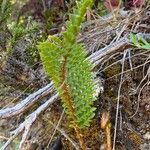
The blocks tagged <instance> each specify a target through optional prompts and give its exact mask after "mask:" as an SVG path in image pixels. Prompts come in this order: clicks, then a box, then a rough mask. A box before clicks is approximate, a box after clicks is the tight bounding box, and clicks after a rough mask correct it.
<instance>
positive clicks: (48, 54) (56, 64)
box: [38, 41, 62, 88]
mask: <svg viewBox="0 0 150 150" xmlns="http://www.w3.org/2000/svg"><path fill="white" fill-rule="evenodd" d="M38 49H39V50H40V56H41V59H42V62H43V66H44V68H45V70H46V72H47V74H48V75H49V76H50V77H51V79H52V81H53V82H54V85H55V86H56V88H58V87H59V85H60V82H61V81H60V77H59V74H60V66H61V58H62V51H61V49H59V48H58V47H57V46H56V45H55V44H54V43H50V42H49V41H46V42H42V43H40V44H39V45H38Z"/></svg>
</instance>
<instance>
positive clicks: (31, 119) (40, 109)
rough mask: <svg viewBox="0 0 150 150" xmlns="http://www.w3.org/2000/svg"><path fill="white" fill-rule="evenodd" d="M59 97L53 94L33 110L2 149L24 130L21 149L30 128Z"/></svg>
mask: <svg viewBox="0 0 150 150" xmlns="http://www.w3.org/2000/svg"><path fill="white" fill-rule="evenodd" d="M57 98H58V94H55V95H53V96H52V97H51V98H50V99H49V100H47V101H46V102H45V103H44V104H43V105H41V106H40V107H38V108H37V109H36V110H35V111H34V112H32V113H31V114H30V115H29V116H27V118H26V119H25V121H24V122H22V123H21V124H20V125H19V127H18V128H17V129H16V130H14V131H13V132H11V133H12V137H11V138H10V139H9V140H8V141H7V142H6V143H5V144H4V145H3V147H2V148H1V150H5V149H6V148H7V146H8V145H9V144H10V143H11V141H12V140H14V139H15V138H16V137H17V136H18V135H19V134H20V133H21V132H23V131H24V132H23V135H22V140H21V142H20V145H19V149H20V150H21V149H22V147H23V145H24V143H25V141H26V139H27V136H28V133H29V132H30V129H31V127H32V125H33V123H34V122H35V121H36V119H37V117H38V116H39V115H40V114H41V113H42V112H44V111H45V110H46V109H47V108H48V107H49V106H50V105H51V104H52V103H53V102H54V101H55V100H56V99H57Z"/></svg>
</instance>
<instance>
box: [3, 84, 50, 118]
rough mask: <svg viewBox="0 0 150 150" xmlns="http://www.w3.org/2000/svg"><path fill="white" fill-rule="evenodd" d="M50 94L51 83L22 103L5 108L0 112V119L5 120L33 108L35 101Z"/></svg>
mask: <svg viewBox="0 0 150 150" xmlns="http://www.w3.org/2000/svg"><path fill="white" fill-rule="evenodd" d="M51 92H52V83H50V84H48V85H46V86H45V87H43V88H41V89H39V90H38V91H36V92H35V93H33V94H30V95H29V96H28V97H27V98H25V99H24V100H23V101H21V102H20V103H18V104H17V105H16V106H14V107H11V108H5V109H1V110H0V119H5V118H9V117H13V116H16V115H18V114H20V113H22V112H24V111H25V110H27V109H28V108H29V107H31V106H33V105H34V104H35V103H36V102H37V101H39V100H40V99H42V98H43V97H45V96H47V95H49V94H50V93H51Z"/></svg>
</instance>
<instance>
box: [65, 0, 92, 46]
mask: <svg viewBox="0 0 150 150" xmlns="http://www.w3.org/2000/svg"><path fill="white" fill-rule="evenodd" d="M92 2H93V0H80V1H77V6H76V8H74V9H73V14H71V15H70V17H69V18H70V21H69V22H67V30H66V32H64V33H63V34H64V43H71V44H73V43H74V42H75V40H76V36H77V35H78V33H79V29H80V25H81V23H82V22H83V20H84V17H85V16H84V15H85V14H86V10H87V8H88V7H90V6H91V5H92Z"/></svg>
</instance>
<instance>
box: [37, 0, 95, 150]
mask: <svg viewBox="0 0 150 150" xmlns="http://www.w3.org/2000/svg"><path fill="white" fill-rule="evenodd" d="M91 4H92V0H81V1H77V6H76V8H74V10H73V14H71V15H70V21H68V22H67V29H66V31H65V32H64V33H63V35H64V38H63V39H62V40H60V39H59V38H58V37H56V36H51V37H50V38H49V39H48V40H47V41H45V42H42V43H40V44H39V45H38V48H39V50H40V55H41V59H42V61H43V65H44V68H45V70H46V72H47V74H48V75H49V76H50V77H51V79H52V81H53V82H54V85H55V88H56V89H57V91H58V92H59V95H60V97H61V99H62V102H63V107H64V108H65V112H66V114H67V115H68V117H69V120H70V126H71V127H73V128H74V129H75V132H76V135H77V138H78V140H79V142H80V146H81V148H82V149H86V146H85V144H84V142H83V138H82V135H81V131H80V129H81V128H84V127H87V126H89V125H90V122H91V120H92V118H93V117H94V110H95V108H94V107H93V106H92V105H93V101H94V100H95V98H94V83H93V73H92V72H91V68H92V66H91V64H90V62H89V61H88V60H87V59H86V52H85V49H84V46H83V45H82V44H78V43H77V42H76V37H77V35H78V33H79V29H80V25H81V23H82V21H83V20H84V17H85V13H86V10H87V8H88V7H90V6H91Z"/></svg>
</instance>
